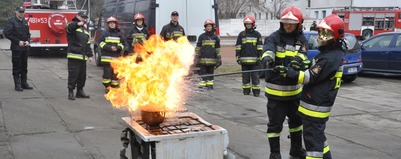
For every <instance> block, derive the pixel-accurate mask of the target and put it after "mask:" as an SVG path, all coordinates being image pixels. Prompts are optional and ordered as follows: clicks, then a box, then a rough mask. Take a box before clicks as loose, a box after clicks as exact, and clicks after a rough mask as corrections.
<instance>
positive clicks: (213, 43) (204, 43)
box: [202, 40, 216, 48]
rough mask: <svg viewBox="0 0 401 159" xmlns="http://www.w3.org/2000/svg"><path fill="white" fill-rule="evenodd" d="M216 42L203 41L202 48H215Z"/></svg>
mask: <svg viewBox="0 0 401 159" xmlns="http://www.w3.org/2000/svg"><path fill="white" fill-rule="evenodd" d="M215 44H216V40H202V46H207V45H209V46H212V47H213V48H214V46H215Z"/></svg>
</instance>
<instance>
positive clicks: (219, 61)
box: [215, 58, 222, 69]
mask: <svg viewBox="0 0 401 159" xmlns="http://www.w3.org/2000/svg"><path fill="white" fill-rule="evenodd" d="M221 63H222V62H221V58H217V61H216V66H215V69H217V68H219V67H220V66H221Z"/></svg>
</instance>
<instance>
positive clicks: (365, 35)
mask: <svg viewBox="0 0 401 159" xmlns="http://www.w3.org/2000/svg"><path fill="white" fill-rule="evenodd" d="M372 35H373V33H372V30H368V29H366V30H363V31H362V40H366V39H368V38H370V37H371V36H372Z"/></svg>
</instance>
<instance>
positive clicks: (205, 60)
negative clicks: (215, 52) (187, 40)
mask: <svg viewBox="0 0 401 159" xmlns="http://www.w3.org/2000/svg"><path fill="white" fill-rule="evenodd" d="M200 63H201V64H205V65H214V64H216V63H217V62H216V59H215V58H201V59H200Z"/></svg>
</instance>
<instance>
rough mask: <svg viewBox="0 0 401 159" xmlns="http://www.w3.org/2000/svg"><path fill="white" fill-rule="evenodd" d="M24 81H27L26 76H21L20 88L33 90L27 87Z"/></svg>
mask: <svg viewBox="0 0 401 159" xmlns="http://www.w3.org/2000/svg"><path fill="white" fill-rule="evenodd" d="M26 81H27V77H26V75H21V87H22V88H23V89H33V88H32V87H31V86H29V84H28V83H27V82H26Z"/></svg>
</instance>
